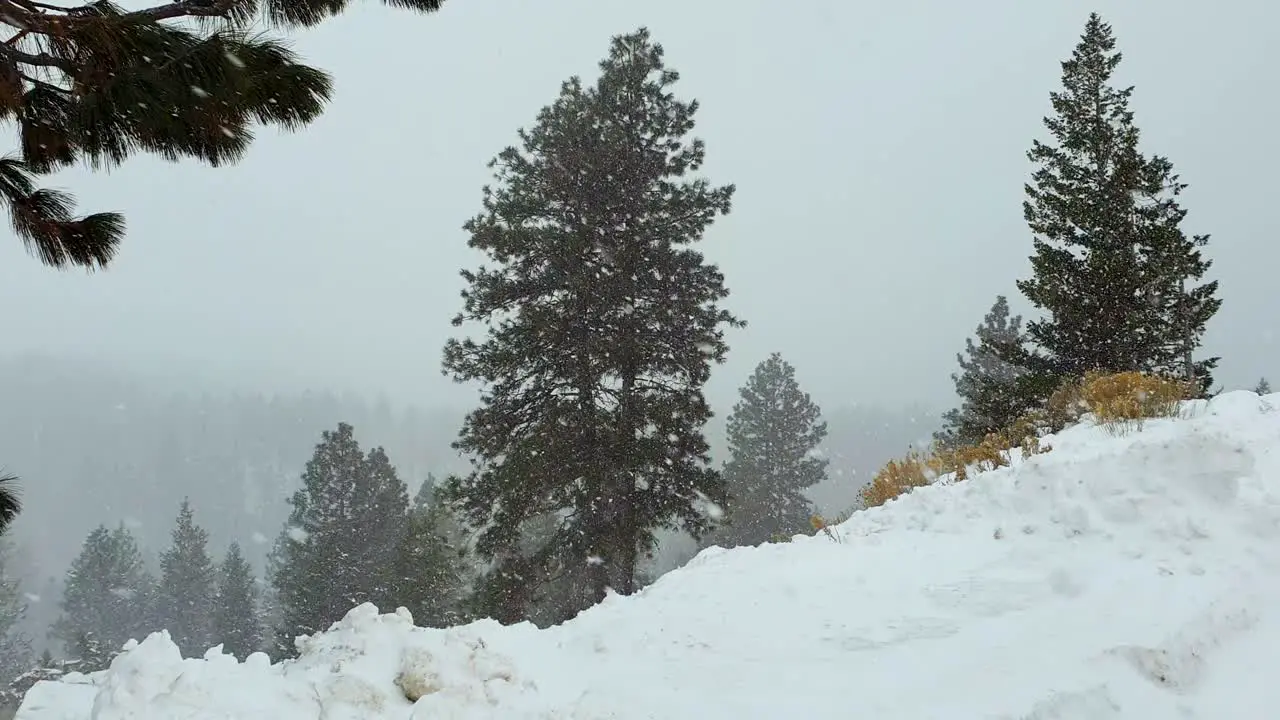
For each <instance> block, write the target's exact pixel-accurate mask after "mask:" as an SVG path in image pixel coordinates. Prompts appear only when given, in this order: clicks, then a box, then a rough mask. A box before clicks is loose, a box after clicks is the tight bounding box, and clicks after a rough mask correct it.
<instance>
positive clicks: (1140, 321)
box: [1005, 14, 1221, 397]
mask: <svg viewBox="0 0 1280 720" xmlns="http://www.w3.org/2000/svg"><path fill="white" fill-rule="evenodd" d="M1120 60H1121V54H1120V53H1119V52H1118V51H1117V50H1116V43H1115V39H1114V37H1113V36H1112V32H1111V27H1110V26H1109V25H1107V24H1106V23H1104V22H1103V21H1102V20H1101V18H1099V17H1098V15H1097V14H1093V15H1091V16H1090V17H1089V21H1088V24H1087V25H1086V27H1085V32H1084V35H1083V37H1082V38H1081V40H1080V42H1079V44H1078V45H1077V46H1076V48H1075V51H1074V53H1073V54H1072V56H1071V59H1070V60H1067V61H1065V62H1063V63H1062V90H1061V91H1058V92H1054V93H1051V94H1050V98H1051V100H1052V104H1053V114H1052V115H1051V116H1049V117H1047V118H1045V121H1044V123H1045V127H1046V128H1048V130H1049V133H1050V135H1051V136H1052V138H1053V140H1052V142H1050V143H1045V142H1040V141H1039V140H1037V141H1035V142H1034V143H1033V145H1032V148H1031V151H1030V152H1029V153H1028V157H1029V158H1030V159H1031V160H1032V161H1033V162H1035V163H1036V164H1037V165H1038V166H1039V167H1038V169H1037V170H1036V171H1035V173H1034V174H1033V176H1032V182H1031V184H1029V185H1028V186H1027V188H1026V195H1027V197H1026V201H1025V203H1024V205H1023V207H1024V214H1025V216H1026V219H1027V223H1028V225H1029V226H1030V228H1031V230H1032V232H1033V233H1034V235H1035V239H1034V246H1035V254H1034V255H1032V257H1031V264H1032V268H1033V275H1032V277H1030V278H1028V279H1026V280H1021V281H1019V282H1018V288H1019V289H1020V290H1021V291H1022V293H1023V294H1024V295H1026V297H1027V299H1028V300H1030V301H1031V303H1032V304H1033V305H1034V306H1035V307H1036V308H1037V309H1039V310H1041V311H1042V312H1043V313H1044V317H1042V318H1040V319H1037V320H1033V321H1031V322H1029V323H1028V325H1027V333H1028V336H1029V339H1030V341H1031V343H1032V345H1033V346H1034V349H1035V351H1034V352H1033V353H1031V354H1030V355H1029V356H1028V355H1025V354H1022V353H1018V352H1011V353H1009V354H1007V355H1005V359H1006V360H1008V361H1010V362H1012V363H1013V364H1015V365H1026V366H1027V367H1029V368H1031V369H1033V370H1035V371H1036V372H1037V373H1038V376H1039V378H1040V380H1041V382H1040V384H1039V386H1038V388H1037V392H1038V394H1039V395H1040V396H1041V397H1044V396H1046V395H1047V394H1048V392H1050V391H1051V389H1052V388H1053V387H1054V386H1056V385H1057V384H1058V383H1060V382H1062V381H1064V380H1067V379H1073V378H1078V377H1080V376H1081V375H1083V374H1084V373H1086V372H1088V371H1090V370H1098V371H1103V372H1121V371H1131V370H1138V371H1147V372H1158V373H1165V374H1174V375H1178V376H1183V375H1184V374H1185V373H1186V372H1187V369H1188V368H1187V364H1188V359H1189V358H1190V356H1191V353H1192V352H1193V351H1194V350H1195V349H1196V347H1198V345H1199V343H1200V339H1201V336H1202V335H1203V333H1204V327H1205V323H1206V322H1207V321H1208V320H1209V318H1211V317H1213V315H1214V313H1216V312H1217V310H1218V308H1219V307H1220V305H1221V301H1220V300H1218V299H1216V297H1215V293H1216V291H1217V282H1208V283H1203V284H1200V285H1195V283H1196V282H1197V281H1198V280H1200V278H1201V277H1203V276H1204V274H1205V272H1206V271H1207V270H1208V269H1209V266H1210V262H1209V261H1208V260H1206V259H1204V258H1203V257H1202V256H1201V252H1200V248H1201V247H1203V246H1204V245H1205V244H1206V243H1207V242H1208V236H1207V235H1199V236H1193V237H1188V236H1187V235H1186V234H1185V233H1184V232H1183V231H1182V229H1181V228H1180V224H1181V222H1182V219H1183V217H1184V216H1185V215H1186V211H1185V210H1183V209H1182V208H1181V207H1180V206H1179V204H1178V198H1179V195H1180V194H1181V192H1182V190H1183V189H1184V188H1185V187H1186V186H1185V185H1184V184H1183V183H1181V182H1180V181H1179V179H1178V176H1177V175H1176V174H1174V172H1173V165H1172V163H1170V162H1169V160H1168V159H1166V158H1163V157H1160V156H1150V157H1148V156H1145V155H1143V154H1142V153H1141V152H1140V151H1139V148H1138V135H1139V133H1138V128H1137V127H1136V126H1135V125H1134V120H1133V113H1132V112H1131V111H1130V110H1129V98H1130V96H1131V94H1132V92H1133V88H1132V87H1129V88H1123V89H1117V88H1115V87H1114V86H1113V85H1112V77H1113V75H1114V73H1115V71H1116V68H1117V67H1118V66H1119V64H1120ZM1216 364H1217V358H1206V359H1202V360H1200V361H1199V362H1195V363H1193V366H1194V367H1193V368H1192V372H1193V374H1194V378H1195V380H1196V382H1197V383H1198V384H1199V385H1200V386H1201V387H1202V388H1206V389H1207V388H1208V387H1209V385H1210V383H1211V371H1212V369H1213V368H1214V367H1215V365H1216Z"/></svg>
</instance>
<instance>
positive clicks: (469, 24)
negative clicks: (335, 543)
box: [0, 0, 1280, 409]
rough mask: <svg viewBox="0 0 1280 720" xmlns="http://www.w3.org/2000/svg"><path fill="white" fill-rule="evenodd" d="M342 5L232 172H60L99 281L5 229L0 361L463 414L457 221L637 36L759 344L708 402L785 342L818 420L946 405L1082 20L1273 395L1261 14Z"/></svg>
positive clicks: (460, 0) (744, 0) (1246, 356)
mask: <svg viewBox="0 0 1280 720" xmlns="http://www.w3.org/2000/svg"><path fill="white" fill-rule="evenodd" d="M131 4H132V3H131ZM356 5H357V7H356V8H354V9H353V10H352V11H351V12H349V13H348V14H347V15H345V16H342V17H339V18H337V19H335V20H332V21H330V22H329V23H328V24H326V25H324V26H322V27H320V28H318V29H315V30H313V31H310V32H307V33H305V34H301V35H298V36H297V37H296V47H297V48H298V50H300V51H301V52H302V53H303V54H304V56H305V57H306V58H307V59H308V60H309V61H310V62H312V63H313V64H316V65H318V66H320V67H323V68H325V69H327V70H329V71H330V72H332V73H333V74H334V76H335V77H336V82H337V94H336V99H335V102H334V103H333V105H332V107H331V108H330V110H329V111H328V113H327V114H326V115H325V116H324V117H323V118H322V119H321V120H320V121H319V122H317V123H316V124H315V125H313V126H312V127H311V128H309V129H307V130H304V131H303V132H301V133H298V134H294V135H278V134H276V133H275V132H273V131H263V132H262V133H261V135H260V139H259V142H258V143H257V144H256V146H255V147H254V148H253V149H252V151H251V152H250V155H249V157H248V159H247V160H246V161H245V162H243V163H242V164H240V165H238V166H236V167H234V168H230V169H225V168H224V169H218V170H212V169H208V168H205V167H201V166H199V165H196V164H194V163H187V164H183V165H169V164H167V163H164V162H162V161H159V160H154V159H150V158H138V159H135V160H133V161H132V162H130V163H129V164H127V165H126V166H125V167H123V168H121V169H119V170H116V171H114V172H113V173H111V174H109V175H97V176H91V175H89V174H88V173H86V172H74V173H66V174H64V175H62V176H60V177H58V178H56V179H55V182H54V183H52V184H56V185H62V186H66V187H69V188H70V189H73V190H75V191H76V192H77V193H78V195H79V197H80V201H81V206H82V208H83V209H84V210H86V211H97V210H104V209H112V210H119V211H122V212H125V213H127V216H128V219H129V226H130V233H129V237H128V238H127V240H126V243H125V245H124V248H123V251H122V253H121V255H120V257H119V259H118V261H117V262H116V264H115V265H114V267H113V268H111V269H110V270H108V271H107V272H105V273H99V274H96V275H86V274H84V273H80V272H69V273H63V274H58V273H55V272H53V271H51V270H47V269H45V268H43V267H42V266H40V265H39V264H38V263H37V262H36V261H35V260H34V259H32V258H29V257H28V256H26V255H25V254H24V252H23V250H22V248H21V246H20V244H19V242H18V241H17V240H13V239H10V240H9V241H7V242H4V243H0V304H2V305H3V307H5V308H7V309H8V310H7V312H6V313H5V314H4V316H3V319H0V330H2V332H0V337H3V338H4V341H5V345H6V346H7V348H9V349H11V350H33V349H34V350H44V351H54V352H64V351H65V352H73V353H76V354H80V355H90V356H93V357H98V358H101V359H103V360H105V361H110V362H112V363H116V364H125V365H130V366H133V367H135V368H137V369H139V370H143V371H146V372H155V371H165V372H167V373H169V374H178V375H189V374H198V375H200V376H204V377H206V378H209V379H212V380H219V381H223V382H229V383H233V384H240V385H251V386H257V387H262V388H272V387H278V388H281V389H296V388H299V387H301V386H313V387H327V388H334V389H356V390H362V391H385V392H387V393H388V394H389V395H391V396H392V397H396V398H398V399H401V400H405V401H411V402H416V403H427V404H435V403H447V404H462V403H469V402H470V398H471V397H472V395H471V393H470V392H468V391H465V390H462V389H460V388H457V387H455V386H453V385H451V384H450V383H449V381H448V380H447V379H446V378H444V377H443V376H442V375H441V374H440V370H439V360H440V351H441V346H442V344H443V342H444V341H445V339H446V338H447V337H448V336H449V333H450V331H451V330H452V328H451V327H450V326H449V323H448V321H449V318H450V317H452V315H453V314H454V313H455V312H456V311H457V309H458V307H459V299H458V294H457V293H458V290H459V289H460V287H461V281H460V279H459V278H458V270H459V269H460V268H461V267H463V266H472V265H474V264H475V262H476V260H477V257H476V256H473V255H472V254H471V252H470V251H469V250H467V249H466V246H465V241H466V237H465V234H464V233H463V232H462V230H461V225H462V223H463V222H464V221H465V220H466V219H467V218H469V217H471V216H472V215H473V214H475V213H476V211H477V210H478V209H479V202H480V187H481V186H482V185H483V184H484V183H485V182H487V181H488V180H489V174H488V171H487V170H486V168H485V164H486V162H487V161H488V160H489V159H490V158H491V157H492V156H493V155H495V154H496V153H497V152H498V151H499V150H501V149H502V148H503V147H504V146H506V145H508V144H511V143H513V142H514V141H515V132H516V129H517V128H518V127H520V126H526V125H529V124H531V123H532V121H533V118H534V116H535V114H536V113H537V111H538V110H539V108H541V107H542V106H543V105H545V104H547V103H549V102H550V101H552V100H553V99H554V97H555V95H556V93H557V91H558V88H559V84H560V82H561V81H562V80H564V79H565V78H567V77H568V76H570V75H572V74H575V73H577V74H582V75H583V76H584V77H585V78H586V79H588V80H593V79H594V76H595V69H596V63H597V62H598V61H599V60H600V58H601V57H602V56H603V55H604V54H605V53H606V52H607V49H608V42H609V39H610V37H611V36H612V35H615V34H618V33H622V32H628V31H630V30H633V29H634V28H636V27H637V26H639V25H642V24H643V25H647V26H648V27H649V28H650V29H651V30H652V31H653V33H654V36H655V38H656V39H657V40H658V41H659V42H661V43H662V44H663V45H664V46H665V48H666V50H667V57H668V61H669V63H670V65H671V66H673V67H675V68H676V69H678V70H679V71H680V72H681V74H682V82H681V84H680V86H681V92H682V94H683V95H684V96H685V97H696V98H698V99H699V100H701V102H702V111H701V114H700V116H699V122H698V127H697V131H696V132H697V134H698V135H699V136H701V137H703V138H704V139H705V140H706V141H707V143H708V158H709V161H708V166H707V171H708V173H709V175H710V176H711V178H712V179H713V180H715V181H717V182H733V183H736V184H737V185H738V194H737V197H736V200H735V208H734V212H733V213H732V214H731V215H730V216H729V217H728V218H726V219H723V220H722V221H720V222H719V223H718V224H717V225H716V226H715V227H714V228H713V229H712V231H711V234H710V236H709V239H708V242H707V243H705V248H706V251H707V253H708V254H709V255H710V257H711V259H712V260H714V261H715V262H718V263H719V264H720V265H721V266H722V268H723V269H724V271H725V273H726V275H727V279H728V284H729V287H730V289H731V290H732V292H733V295H732V297H731V298H730V300H729V306H730V307H731V308H732V309H733V310H734V311H735V312H737V313H738V314H739V315H740V316H741V317H743V318H744V319H746V320H748V321H749V323H750V327H749V328H747V329H746V330H742V331H737V332H735V333H733V334H732V335H731V336H730V344H731V347H732V352H731V359H730V362H729V364H728V365H727V366H726V367H725V368H723V369H721V370H719V371H718V372H717V373H716V376H715V378H714V379H713V382H712V388H711V391H712V395H713V398H714V399H716V400H718V401H719V402H720V403H727V402H729V401H731V397H732V395H731V394H732V393H733V391H734V389H735V388H736V387H737V386H738V385H739V384H740V383H741V382H742V380H743V379H745V376H746V375H747V374H748V373H749V371H750V370H751V368H752V367H753V366H754V365H755V364H756V363H757V362H759V361H760V360H762V359H763V358H764V357H765V356H766V355H767V354H768V353H770V352H772V351H775V350H777V351H781V352H782V353H783V354H784V356H785V357H787V358H788V359H789V360H791V361H792V362H793V363H794V364H795V365H796V366H797V371H798V374H799V378H800V380H801V382H802V383H803V384H804V385H805V386H806V388H807V389H809V390H810V391H811V392H812V393H814V395H815V396H817V397H818V398H819V399H820V401H822V402H823V403H824V404H831V405H835V404H843V403H846V402H870V403H885V404H892V405H901V404H905V403H906V402H911V401H924V402H928V403H930V404H931V405H935V404H937V403H938V402H939V399H940V398H946V397H947V394H948V393H949V391H950V382H949V380H948V374H949V373H950V372H951V371H952V370H953V367H954V354H955V352H956V351H957V350H958V349H959V348H960V347H961V346H962V344H963V340H964V338H965V337H966V336H967V335H969V334H970V333H971V332H972V330H973V328H974V326H975V325H976V324H977V323H978V321H979V320H980V319H981V316H982V315H983V313H984V312H985V311H986V310H987V308H988V307H989V306H990V304H991V302H992V300H993V298H994V296H995V295H996V294H997V293H1007V294H1010V295H1011V296H1014V295H1016V289H1015V288H1014V280H1015V279H1016V278H1019V277H1023V276H1025V274H1026V273H1027V272H1028V269H1029V264H1028V262H1027V259H1026V258H1027V256H1028V255H1029V254H1030V250H1031V246H1030V237H1029V235H1028V233H1027V231H1026V228H1025V225H1024V224H1023V221H1022V217H1021V201H1022V186H1023V183H1024V182H1025V181H1026V180H1027V177H1028V172H1029V164H1028V163H1027V161H1026V159H1025V152H1026V150H1027V149H1028V147H1029V145H1030V142H1031V139H1032V138H1033V137H1035V136H1043V133H1042V129H1041V125H1040V119H1041V117H1042V116H1043V115H1044V114H1045V113H1046V111H1047V109H1048V93H1049V91H1050V90H1053V89H1056V87H1057V84H1058V78H1059V62H1060V61H1061V60H1063V59H1064V58H1066V57H1067V55H1068V54H1069V53H1070V51H1071V49H1072V47H1073V46H1074V44H1075V41H1076V39H1077V38H1078V36H1079V34H1080V32H1081V30H1082V28H1083V25H1084V21H1085V19H1086V17H1087V14H1088V12H1089V11H1090V10H1091V9H1097V10H1099V11H1100V12H1102V13H1103V14H1104V18H1105V19H1106V20H1108V21H1110V22H1111V23H1112V24H1113V25H1114V26H1115V30H1116V33H1117V36H1118V39H1119V43H1120V47H1121V49H1122V50H1123V51H1124V52H1125V55H1126V59H1125V62H1124V64H1123V65H1122V69H1121V73H1122V76H1121V80H1122V81H1123V82H1129V83H1133V84H1135V85H1137V91H1136V95H1135V99H1134V108H1135V110H1136V112H1137V120H1138V124H1139V126H1140V127H1141V128H1142V130H1143V131H1144V135H1143V139H1144V148H1145V149H1146V150H1147V151H1149V152H1151V151H1154V152H1158V153H1161V154H1165V155H1168V156H1170V157H1171V158H1172V160H1173V161H1174V163H1175V166H1176V167H1177V168H1178V170H1179V171H1180V172H1181V173H1182V175H1183V178H1184V179H1185V180H1186V181H1188V182H1189V183H1191V188H1190V189H1189V191H1188V192H1187V193H1186V204H1187V207H1188V208H1189V209H1190V210H1191V214H1190V216H1189V217H1188V220H1187V224H1186V227H1187V229H1188V230H1189V231H1193V232H1211V233H1213V235H1214V239H1213V241H1212V243H1211V248H1210V250H1209V253H1210V256H1211V257H1212V258H1213V259H1214V261H1215V267H1214V268H1213V271H1212V272H1213V273H1214V277H1216V278H1219V279H1220V280H1221V281H1222V291H1221V294H1222V297H1223V298H1224V299H1225V304H1224V307H1223V309H1222V311H1221V312H1220V313H1219V315H1218V317H1217V318H1216V319H1215V320H1214V322H1213V324H1212V325H1211V326H1210V336H1209V348H1208V349H1209V350H1211V351H1213V352H1215V353H1218V354H1221V355H1223V356H1224V360H1223V364H1222V369H1221V371H1220V372H1219V375H1218V377H1219V380H1220V381H1222V382H1225V383H1226V384H1228V386H1232V385H1237V386H1238V385H1241V384H1251V383H1252V382H1253V380H1255V379H1256V378H1257V376H1258V375H1260V374H1264V373H1267V374H1273V375H1274V376H1275V378H1274V379H1278V380H1280V359H1278V358H1280V354H1278V353H1277V350H1278V349H1280V341H1278V340H1277V339H1276V337H1275V335H1274V334H1273V332H1272V330H1271V328H1272V327H1273V326H1274V323H1275V319H1276V315H1277V304H1278V303H1277V300H1276V297H1277V295H1276V293H1275V290H1274V288H1273V287H1272V286H1271V283H1272V277H1273V276H1274V275H1273V272H1272V269H1273V268H1274V267H1275V265H1276V260H1277V255H1278V254H1280V250H1277V249H1276V248H1277V247H1278V246H1277V239H1278V237H1280V233H1277V232H1276V231H1277V220H1276V213H1275V211H1274V203H1275V197H1276V195H1277V191H1278V190H1280V187H1277V181H1276V179H1275V178H1276V176H1275V174H1274V170H1273V168H1274V166H1275V165H1276V161H1277V159H1280V144H1278V141H1277V139H1276V138H1277V134H1276V133H1275V130H1274V128H1275V126H1276V123H1277V121H1280V112H1278V108H1280V105H1278V104H1277V101H1276V99H1275V97H1274V95H1275V93H1274V92H1272V91H1271V90H1270V89H1269V88H1270V87H1271V86H1272V85H1273V84H1274V81H1275V75H1276V72H1277V70H1280V46H1278V45H1277V44H1276V43H1275V42H1274V32H1275V28H1276V27H1277V26H1278V25H1280V6H1277V5H1276V4H1275V3H1274V2H1268V1H1267V0H1220V1H1219V2H1215V3H1212V4H1207V3H1204V2H1192V1H1191V0H1143V1H1141V2H1139V1H1135V0H1125V1H1124V2H1120V1H1119V0H1097V1H1096V2H1095V3H1094V4H1093V5H1092V6H1089V5H1086V4H1083V3H1077V2H1066V1H1065V0H1052V1H1044V0H1042V1H1040V2H1027V0H982V1H981V2H967V3H961V2H956V1H955V0H896V1H895V2H892V3H871V2H865V1H863V2H849V1H848V0H806V1H805V2H799V3H791V4H786V3H778V2H776V0H770V1H768V2H766V1H764V0H734V1H733V2H729V1H728V0H720V1H717V2H711V1H709V0H702V1H701V2H695V1H694V0H648V2H644V3H636V2H629V1H628V2H624V1H623V0H547V1H545V2H537V3H533V2H518V1H517V0H449V2H447V3H446V6H445V10H444V11H442V12H441V13H439V14H437V15H434V16H427V17H422V16H415V15H413V14H410V13H407V12H404V11H396V10H392V9H388V8H385V7H382V6H380V5H375V4H373V3H370V2H357V3H356ZM1019 300H1020V298H1019ZM1015 306H1016V305H1015ZM721 407H722V409H723V408H724V405H723V404H721Z"/></svg>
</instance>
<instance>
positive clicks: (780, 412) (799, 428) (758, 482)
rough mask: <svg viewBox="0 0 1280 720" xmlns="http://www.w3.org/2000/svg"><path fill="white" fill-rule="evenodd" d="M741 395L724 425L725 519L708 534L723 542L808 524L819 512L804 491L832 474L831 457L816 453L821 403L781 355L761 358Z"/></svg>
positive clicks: (821, 433)
mask: <svg viewBox="0 0 1280 720" xmlns="http://www.w3.org/2000/svg"><path fill="white" fill-rule="evenodd" d="M738 395H739V400H738V403H737V404H736V405H734V407H733V413H732V414H730V415H729V420H728V428H727V429H728V437H729V453H730V459H729V461H728V462H727V463H725V466H724V479H725V483H726V485H727V486H728V490H729V501H728V505H727V507H726V510H727V515H726V522H725V523H724V525H723V526H722V527H721V528H719V529H718V530H716V531H715V532H714V533H713V534H712V535H711V537H709V538H708V539H707V540H706V542H707V543H714V544H716V545H720V546H723V547H737V546H739V545H759V544H760V543H763V542H768V541H769V540H770V539H771V538H773V537H774V536H775V535H779V534H785V535H788V536H789V535H793V534H795V533H798V532H803V531H804V530H806V529H807V528H808V527H809V520H810V518H812V517H813V514H814V513H813V505H812V503H810V502H809V498H808V497H806V496H805V490H807V489H809V488H811V487H813V486H814V485H816V484H818V483H820V482H822V481H823V480H825V479H826V476H827V460H826V459H825V458H822V457H818V456H817V455H816V451H817V449H818V446H819V445H820V444H821V443H822V441H823V439H825V438H826V436H827V424H826V423H825V422H823V421H822V410H821V409H820V408H819V407H818V405H817V404H816V403H814V402H813V400H812V398H810V397H809V394H808V393H806V392H804V391H802V390H801V389H800V384H799V383H797V382H796V371H795V368H794V367H792V365H791V364H790V363H788V362H787V361H785V360H783V359H782V355H781V354H779V353H773V354H772V355H770V356H769V357H768V358H767V359H766V360H764V361H763V362H761V363H760V364H759V365H757V366H756V368H755V370H754V371H753V372H752V373H751V377H750V378H748V379H747V383H746V385H744V386H743V387H742V388H741V389H739V391H738Z"/></svg>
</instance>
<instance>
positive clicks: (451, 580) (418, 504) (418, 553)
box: [394, 479, 468, 627]
mask: <svg viewBox="0 0 1280 720" xmlns="http://www.w3.org/2000/svg"><path fill="white" fill-rule="evenodd" d="M435 494H436V493H435V487H434V483H433V479H428V482H427V483H424V484H423V488H422V491H420V492H419V493H418V496H417V498H416V500H415V502H414V507H413V509H411V510H410V511H409V520H408V525H407V527H406V530H405V535H404V538H403V540H402V541H401V543H400V546H399V548H398V550H397V553H396V563H395V568H394V573H395V579H396V583H397V591H396V595H395V604H396V605H397V606H401V607H404V608H406V609H408V610H409V612H411V613H412V614H413V618H414V622H415V624H417V625H419V626H421V627H448V626H450V625H455V624H457V623H459V622H460V621H461V620H462V601H463V598H464V597H465V595H466V590H467V580H468V567H467V561H468V558H467V555H466V547H465V546H463V545H461V544H459V543H460V540H461V538H462V532H461V528H460V527H459V525H458V523H457V521H456V520H455V519H454V517H453V514H452V512H451V511H450V509H449V507H448V506H447V505H445V504H444V503H442V502H439V501H438V500H437V499H436V498H435Z"/></svg>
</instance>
